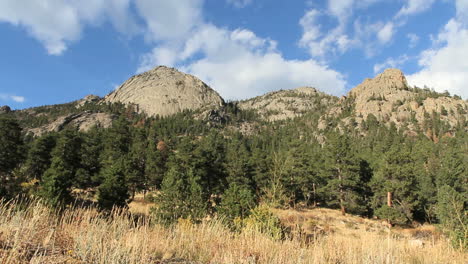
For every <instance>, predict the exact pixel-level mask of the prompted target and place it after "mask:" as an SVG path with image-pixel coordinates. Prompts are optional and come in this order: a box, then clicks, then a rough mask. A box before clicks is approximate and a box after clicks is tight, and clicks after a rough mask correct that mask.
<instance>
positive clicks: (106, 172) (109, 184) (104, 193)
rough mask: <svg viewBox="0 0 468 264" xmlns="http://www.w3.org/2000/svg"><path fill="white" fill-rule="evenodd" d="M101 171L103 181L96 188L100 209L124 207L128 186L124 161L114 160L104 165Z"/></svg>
mask: <svg viewBox="0 0 468 264" xmlns="http://www.w3.org/2000/svg"><path fill="white" fill-rule="evenodd" d="M101 173H102V177H103V179H104V180H103V183H102V184H101V185H99V188H98V204H99V207H100V208H102V209H106V210H109V209H112V207H114V206H116V207H126V206H127V202H128V200H129V197H130V195H129V192H128V190H129V188H128V185H127V182H126V179H125V166H124V161H123V160H122V159H121V160H119V161H115V162H114V163H113V164H112V165H108V166H106V167H105V168H104V169H103V171H102V172H101Z"/></svg>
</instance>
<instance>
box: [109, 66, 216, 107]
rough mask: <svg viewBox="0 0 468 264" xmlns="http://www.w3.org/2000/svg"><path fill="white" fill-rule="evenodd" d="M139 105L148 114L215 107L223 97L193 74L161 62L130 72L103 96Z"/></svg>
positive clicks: (110, 99) (111, 100)
mask: <svg viewBox="0 0 468 264" xmlns="http://www.w3.org/2000/svg"><path fill="white" fill-rule="evenodd" d="M104 101H105V102H110V103H114V102H121V103H124V104H127V105H128V104H135V105H138V111H139V112H144V113H146V114H148V115H151V116H155V115H160V116H168V115H172V114H175V113H178V112H181V111H183V110H186V109H189V110H196V109H199V108H217V107H219V106H221V105H223V104H224V100H223V99H222V98H221V97H220V96H219V95H218V93H217V92H215V91H214V90H213V89H211V88H210V87H209V86H208V85H206V84H205V83H204V82H202V81H201V80H199V79H197V78H196V77H194V76H192V75H189V74H184V73H182V72H179V71H178V70H176V69H173V68H168V67H164V66H160V67H157V68H155V69H153V70H151V71H148V72H145V73H142V74H139V75H136V76H133V77H132V78H130V79H129V80H127V81H126V82H125V83H123V84H122V85H121V86H120V87H119V88H118V89H116V90H115V91H114V92H112V93H110V94H109V95H107V96H106V97H105V98H104Z"/></svg>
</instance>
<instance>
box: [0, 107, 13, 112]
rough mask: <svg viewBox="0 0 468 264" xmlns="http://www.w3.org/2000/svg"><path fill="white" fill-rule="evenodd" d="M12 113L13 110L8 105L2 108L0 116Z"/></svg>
mask: <svg viewBox="0 0 468 264" xmlns="http://www.w3.org/2000/svg"><path fill="white" fill-rule="evenodd" d="M10 112H11V108H10V107H9V106H8V105H4V106H0V114H8V113H10Z"/></svg>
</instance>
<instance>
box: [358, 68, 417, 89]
mask: <svg viewBox="0 0 468 264" xmlns="http://www.w3.org/2000/svg"><path fill="white" fill-rule="evenodd" d="M407 88H408V82H407V81H406V77H405V75H404V74H403V72H402V71H401V70H399V69H386V70H385V71H384V72H382V73H381V74H379V75H377V76H376V77H375V78H373V79H369V78H367V79H365V80H364V82H362V83H361V84H359V85H358V86H356V87H355V88H353V89H352V90H351V91H350V95H353V96H363V95H364V96H372V95H381V96H383V95H385V94H392V93H397V94H398V93H399V92H398V91H402V90H407Z"/></svg>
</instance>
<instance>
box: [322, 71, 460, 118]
mask: <svg viewBox="0 0 468 264" xmlns="http://www.w3.org/2000/svg"><path fill="white" fill-rule="evenodd" d="M350 103H351V105H352V107H353V110H354V111H353V116H352V117H353V119H354V120H355V121H356V122H357V123H360V122H361V121H362V120H366V118H367V117H368V116H369V115H373V116H375V117H376V118H377V120H379V121H383V122H385V123H387V124H389V123H390V122H393V123H395V124H396V125H397V126H402V125H405V124H410V125H411V126H414V124H416V123H418V124H420V125H421V124H423V123H424V122H425V120H426V119H427V118H428V116H429V117H430V116H431V115H432V114H433V113H436V114H439V115H440V120H441V121H443V122H446V123H447V124H448V125H449V126H450V127H455V126H457V125H458V124H461V123H463V122H464V120H467V119H468V114H467V110H468V103H467V102H466V101H463V100H461V99H460V98H458V97H455V96H454V97H452V96H449V95H447V94H441V93H437V92H435V91H434V90H430V89H427V88H426V89H421V88H417V87H409V86H408V83H407V81H406V78H405V75H404V74H403V72H401V71H400V70H398V69H387V70H385V71H384V72H383V73H381V74H379V75H377V76H376V77H375V78H373V79H366V80H364V82H362V83H361V84H359V85H358V86H356V87H355V88H353V89H351V91H350V92H349V93H348V95H347V96H346V97H345V98H343V99H342V100H340V101H339V103H338V105H337V106H335V107H333V108H332V109H331V110H330V114H331V115H335V116H336V115H340V114H342V113H343V110H344V106H345V105H350ZM346 119H347V120H344V121H350V119H349V117H348V118H346ZM348 119H349V120H348Z"/></svg>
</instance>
